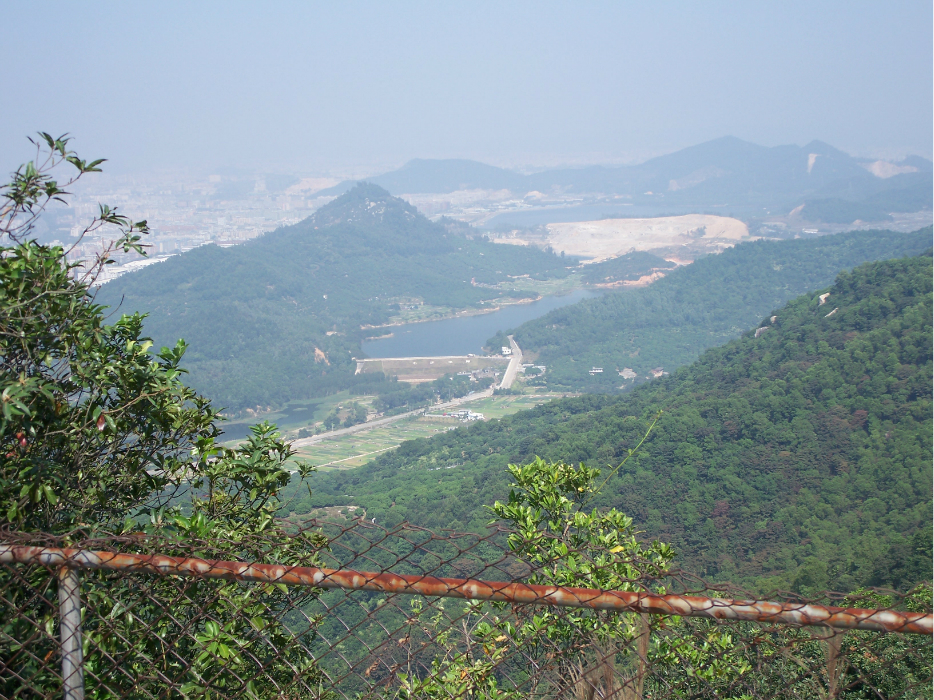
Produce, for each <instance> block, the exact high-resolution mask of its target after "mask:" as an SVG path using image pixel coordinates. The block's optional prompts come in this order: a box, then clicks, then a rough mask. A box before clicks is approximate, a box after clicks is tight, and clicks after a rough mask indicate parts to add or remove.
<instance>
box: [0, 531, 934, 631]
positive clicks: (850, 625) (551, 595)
mask: <svg viewBox="0 0 934 700" xmlns="http://www.w3.org/2000/svg"><path fill="white" fill-rule="evenodd" d="M14 562H15V563H17V564H41V565H42V566H46V567H61V568H62V569H63V573H62V577H63V579H62V580H63V581H65V580H68V581H69V583H68V584H63V585H64V586H65V587H66V588H67V587H73V586H74V584H73V583H70V582H71V581H73V580H74V578H73V577H72V576H71V575H70V574H68V573H65V572H68V571H69V570H71V571H73V570H76V569H88V570H95V569H101V570H108V571H125V572H135V573H150V574H162V575H166V574H169V575H173V576H197V577H202V578H208V579H224V580H228V581H250V582H263V583H276V584H284V585H287V586H310V587H314V588H342V589H346V590H353V591H371V592H378V593H397V594H408V595H421V596H433V597H440V598H460V599H466V600H484V601H487V600H489V601H500V602H506V603H518V604H522V605H549V606H556V607H566V608H593V609H594V610H611V611H614V612H635V613H647V614H649V615H678V616H681V617H705V618H712V619H715V620H747V621H755V622H767V623H772V624H785V625H797V626H804V627H807V626H813V627H818V626H820V627H829V628H834V629H859V630H874V631H877V632H901V633H903V634H926V635H931V634H932V633H934V615H932V614H931V613H920V612H916V613H912V612H898V611H894V610H872V609H865V608H840V607H832V606H827V605H813V604H806V603H800V604H796V603H773V602H769V601H761V600H742V601H741V600H724V599H722V598H705V597H701V596H689V595H654V594H651V593H647V592H633V591H599V590H594V589H590V588H570V587H567V586H539V585H534V584H527V583H509V582H505V581H478V580H475V579H466V578H438V577H434V576H411V575H404V574H393V573H379V572H372V571H352V570H340V569H324V568H318V567H309V566H281V565H277V564H257V563H246V562H238V561H208V560H205V559H195V558H190V557H189V558H181V557H170V556H164V555H140V554H120V553H115V552H94V551H89V550H84V549H58V548H50V547H21V546H20V547H18V546H10V545H2V546H0V564H8V563H14Z"/></svg>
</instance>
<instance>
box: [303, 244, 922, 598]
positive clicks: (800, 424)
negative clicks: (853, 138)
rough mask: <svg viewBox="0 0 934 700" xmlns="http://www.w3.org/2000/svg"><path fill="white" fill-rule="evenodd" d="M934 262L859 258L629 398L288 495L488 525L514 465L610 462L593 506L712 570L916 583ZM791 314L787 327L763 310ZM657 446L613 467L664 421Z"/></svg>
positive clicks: (603, 399) (559, 410)
mask: <svg viewBox="0 0 934 700" xmlns="http://www.w3.org/2000/svg"><path fill="white" fill-rule="evenodd" d="M931 275H932V266H931V257H930V253H928V254H927V255H925V256H919V257H914V258H906V259H899V260H890V261H885V262H877V263H871V264H866V265H863V266H861V267H859V268H857V269H856V270H854V271H852V272H844V273H841V274H840V275H839V276H838V278H837V281H836V282H835V284H834V285H833V286H832V287H830V288H829V289H828V290H826V291H828V292H829V294H830V296H829V297H828V298H827V299H826V303H824V304H823V305H822V304H821V302H820V299H819V294H820V292H822V291H823V290H819V291H815V292H811V293H809V294H806V295H804V296H801V297H799V298H797V299H795V300H794V301H792V302H791V303H790V304H788V305H787V306H785V307H784V308H781V309H775V310H774V314H772V313H769V314H768V316H767V317H766V318H765V319H762V320H760V323H758V324H753V325H758V326H762V325H765V326H767V327H768V329H769V330H767V331H765V332H763V333H760V334H759V337H755V333H754V332H752V331H748V332H746V333H745V334H744V335H743V336H742V337H741V338H739V339H736V340H733V341H732V342H730V343H728V344H727V345H725V346H723V347H720V348H716V349H713V350H709V351H708V352H706V353H705V354H704V355H703V356H702V357H701V358H700V359H699V360H698V361H697V362H695V363H694V364H692V365H691V366H689V367H684V368H682V369H680V370H678V371H676V372H675V373H673V374H672V376H670V377H668V378H666V379H662V380H659V381H655V382H652V383H649V384H646V385H643V386H641V387H638V388H636V389H635V390H634V391H632V392H631V393H629V394H627V395H624V396H622V397H611V396H605V395H586V396H582V397H579V398H576V399H568V400H563V401H555V402H552V403H549V404H546V405H543V406H540V407H538V408H536V409H533V410H531V411H526V412H522V413H519V414H516V415H514V416H510V417H508V418H504V419H502V420H499V421H491V422H487V423H481V424H476V425H473V426H470V427H469V428H463V429H459V430H456V431H452V432H450V433H446V434H444V435H440V436H436V437H433V438H432V439H430V440H415V441H411V442H407V443H404V444H403V445H402V446H401V447H400V448H399V449H398V450H396V451H394V452H393V453H390V454H387V455H384V456H381V457H380V458H379V459H377V460H376V461H375V462H372V463H370V464H368V465H366V466H364V467H361V468H358V469H355V470H352V471H348V472H340V473H327V474H320V475H317V476H316V477H315V478H314V480H313V489H314V495H313V496H312V497H308V496H305V497H301V496H298V495H297V500H296V502H295V504H294V505H293V506H292V508H293V509H294V510H296V511H297V512H306V511H308V510H309V509H311V508H313V507H320V506H325V505H335V504H344V503H354V504H357V505H360V506H363V507H365V508H366V512H367V516H368V517H376V518H377V522H380V523H382V524H384V525H392V524H393V523H396V522H399V521H402V520H409V521H411V522H414V523H417V524H419V525H424V526H429V527H438V528H445V527H450V528H482V527H484V525H485V524H486V523H487V522H488V521H489V520H490V513H489V511H487V510H486V509H485V508H484V506H485V505H487V504H491V503H493V502H494V501H495V500H496V499H503V498H504V497H505V496H506V494H507V490H508V487H507V478H508V477H507V474H506V465H507V464H509V463H523V462H526V461H529V460H531V459H532V458H534V457H535V456H536V455H538V456H541V457H543V458H545V459H549V460H564V461H568V462H578V461H580V462H585V463H586V464H587V465H588V466H592V467H594V466H595V467H600V468H605V469H604V474H605V475H607V476H609V480H608V482H607V484H606V485H605V487H604V489H603V494H602V495H601V496H600V497H599V499H598V500H596V501H595V502H594V505H595V506H600V507H608V506H615V507H618V508H620V509H621V510H623V511H624V512H626V513H627V514H629V515H631V516H633V517H634V518H635V519H636V521H637V524H638V525H639V526H640V528H642V529H643V530H644V531H645V537H647V538H656V537H657V538H659V539H660V540H662V541H666V542H671V543H672V544H673V545H674V546H675V548H676V550H677V552H678V559H679V561H680V563H681V564H682V566H683V567H684V568H686V569H688V570H689V571H693V572H695V573H698V574H701V575H703V576H705V577H707V578H709V579H715V580H716V579H720V580H724V579H730V580H733V581H734V582H737V583H745V584H747V585H751V586H757V587H760V588H767V587H775V586H780V587H793V588H795V589H798V590H801V591H805V592H807V591H808V590H819V589H826V588H836V589H838V590H851V589H854V588H856V587H857V586H860V585H866V584H872V585H893V586H898V587H902V588H905V587H908V586H910V585H911V584H912V583H914V582H917V581H919V580H922V579H925V578H928V577H929V576H930V571H931V520H930V513H931V507H932V502H931V483H932V441H931V433H932V420H931V418H932V403H931V389H932V385H931V373H932V326H931V317H932V283H931ZM771 315H775V316H777V318H776V320H775V322H774V323H771V322H770V319H769V316H771ZM660 411H661V412H662V413H661V417H660V418H659V420H658V423H657V425H656V426H655V429H654V431H653V432H652V434H651V436H650V438H649V440H648V442H647V443H646V446H645V447H644V449H643V450H642V451H640V453H639V454H638V455H637V456H636V457H635V458H634V459H632V460H630V461H629V462H628V463H627V464H626V465H625V467H623V468H622V469H621V470H620V471H619V472H618V473H616V474H613V473H612V470H611V469H607V467H608V465H617V464H619V463H620V462H621V461H622V460H623V458H624V456H625V455H626V452H627V449H629V448H631V447H633V446H635V445H636V444H637V443H638V441H639V439H640V437H641V436H642V435H643V433H644V432H645V430H646V428H647V427H648V425H649V424H650V423H651V421H652V419H653V417H654V416H656V415H657V414H658V413H659V412H660Z"/></svg>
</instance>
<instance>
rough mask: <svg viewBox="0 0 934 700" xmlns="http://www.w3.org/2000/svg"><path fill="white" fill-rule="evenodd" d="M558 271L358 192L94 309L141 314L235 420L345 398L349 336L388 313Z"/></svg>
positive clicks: (119, 283) (499, 293) (538, 257)
mask: <svg viewBox="0 0 934 700" xmlns="http://www.w3.org/2000/svg"><path fill="white" fill-rule="evenodd" d="M566 264H567V263H566V262H564V261H563V260H562V259H561V258H560V257H558V256H555V255H552V254H550V253H546V252H544V251H541V250H537V249H534V248H524V247H518V246H502V245H495V244H493V243H490V242H489V241H487V240H485V239H483V238H482V237H480V236H475V235H474V232H473V231H472V229H470V228H469V227H467V226H463V225H453V224H448V225H447V226H445V225H441V224H435V223H432V222H431V221H429V220H428V219H426V218H425V217H424V216H422V215H421V214H419V213H418V212H417V211H416V210H415V208H414V207H412V206H409V205H408V204H406V203H405V202H404V201H402V200H400V199H396V198H393V197H391V196H390V195H389V194H388V193H387V192H386V191H385V190H382V189H381V188H379V187H376V186H375V185H366V184H363V185H358V186H357V187H355V188H354V189H353V190H351V191H350V192H348V193H347V194H345V195H343V196H341V197H339V198H338V199H336V200H334V201H333V202H331V203H330V204H328V205H327V206H325V207H322V208H321V209H320V210H319V211H318V212H316V213H315V214H314V215H313V216H311V217H309V218H308V219H306V220H305V221H303V222H301V223H299V224H296V225H295V226H290V227H286V228H283V229H279V230H277V231H275V232H273V233H270V234H267V235H265V236H262V237H261V238H258V239H256V240H253V241H250V242H248V243H246V244H244V245H240V246H235V247H232V248H219V247H217V246H213V245H209V246H204V247H201V248H198V249H195V250H192V251H190V252H188V253H186V254H184V255H179V256H176V257H173V258H170V259H169V260H167V261H166V262H164V263H162V264H160V265H153V266H150V267H148V268H146V269H145V270H142V271H140V272H138V273H135V274H133V275H126V276H124V277H121V278H120V279H118V280H116V281H114V282H111V283H110V284H108V285H106V286H104V287H103V288H102V289H101V291H100V293H99V295H98V300H99V301H100V302H102V303H104V304H108V305H110V306H114V307H117V306H119V307H120V311H121V312H131V311H140V312H145V313H148V314H149V317H148V318H147V320H146V332H147V333H148V334H150V335H151V336H152V337H153V338H154V340H155V341H156V346H157V347H158V346H159V345H169V344H174V343H175V341H176V340H177V339H178V338H184V339H185V341H186V342H188V343H189V345H190V350H189V352H188V355H187V356H186V364H187V365H188V367H189V369H190V372H191V384H192V385H193V386H194V387H196V388H197V389H199V390H200V391H202V392H203V393H205V394H206V395H208V396H210V397H212V398H214V399H215V400H217V401H218V403H220V404H221V405H225V406H227V407H228V408H230V409H232V410H238V409H242V408H246V407H253V406H257V405H261V406H266V405H276V404H281V403H283V402H286V401H288V400H290V399H298V398H305V397H311V396H316V395H323V394H326V393H330V392H333V391H339V390H341V389H344V388H347V387H349V386H352V385H353V383H354V382H355V381H356V380H355V379H354V368H355V365H354V363H353V362H352V359H351V358H352V356H353V355H354V354H359V341H360V339H361V338H362V337H363V335H364V334H365V332H366V331H364V330H362V329H361V326H364V325H368V324H369V325H378V324H381V323H385V322H386V321H387V320H388V319H389V318H390V316H391V315H392V313H393V311H394V310H395V309H397V308H398V303H399V302H400V300H403V299H404V300H412V299H418V300H420V301H422V302H424V303H426V304H431V305H436V306H447V307H453V308H468V307H477V308H479V307H482V305H483V304H484V303H489V302H490V301H492V300H493V299H497V298H507V297H517V298H523V297H528V296H534V294H533V293H531V292H521V291H514V290H512V289H509V288H506V289H494V288H491V287H490V286H483V285H496V284H498V283H501V282H506V281H508V276H509V275H514V276H515V275H520V274H530V275H532V276H533V277H536V278H539V279H545V278H551V277H555V276H558V277H561V276H566V275H567V274H568V270H567V269H566V267H565V266H566ZM370 332H372V331H370ZM329 333H330V335H329ZM316 348H318V349H319V350H321V351H322V352H324V353H325V355H326V358H327V359H326V360H325V359H324V358H323V357H322V356H321V355H320V353H318V354H317V356H316V352H315V349H316Z"/></svg>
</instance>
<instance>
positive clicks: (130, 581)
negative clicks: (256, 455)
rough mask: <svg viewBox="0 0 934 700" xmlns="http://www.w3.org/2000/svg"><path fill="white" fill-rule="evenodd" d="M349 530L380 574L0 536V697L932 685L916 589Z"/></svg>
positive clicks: (702, 693) (933, 619) (928, 629)
mask: <svg viewBox="0 0 934 700" xmlns="http://www.w3.org/2000/svg"><path fill="white" fill-rule="evenodd" d="M361 527H362V526H359V525H353V526H351V527H349V528H347V527H345V528H344V529H343V530H342V531H341V532H340V536H338V537H336V538H332V539H331V540H330V542H329V545H328V551H329V552H330V556H331V557H332V560H337V561H335V563H338V564H343V563H351V564H356V565H357V566H359V565H360V564H363V563H369V564H371V565H373V564H378V565H379V566H377V567H374V568H378V569H379V570H378V571H367V570H365V569H364V568H363V567H362V566H360V568H359V569H358V568H350V567H348V566H344V565H341V566H335V567H328V566H323V565H319V566H302V565H299V564H298V563H295V562H289V563H287V564H278V563H264V562H261V561H233V560H225V559H221V558H216V559H215V558H206V557H204V556H203V555H202V556H177V555H176V554H174V553H173V554H172V555H167V554H161V553H158V552H151V551H148V552H139V551H138V552H121V551H107V550H106V549H92V548H89V547H85V546H78V547H65V546H45V545H35V544H24V543H19V542H11V543H8V544H4V545H0V574H2V575H3V576H5V578H4V579H3V580H2V581H0V583H2V584H3V587H4V591H5V592H4V593H3V594H2V599H0V606H5V609H4V610H3V613H4V614H3V618H4V622H3V629H2V630H0V697H65V698H67V699H68V700H80V699H83V698H84V697H85V696H86V694H87V695H89V696H93V697H115V696H116V697H121V696H125V697H209V696H210V697H241V696H242V697H276V698H287V697H288V698H291V697H296V698H297V697H319V698H340V697H346V698H351V697H384V698H388V697H392V698H405V699H409V698H416V697H424V698H452V700H453V698H461V697H463V698H491V699H492V698H496V699H497V700H506V699H509V700H511V699H513V698H519V697H543V698H544V697H568V698H575V699H577V698H580V699H582V700H596V698H611V697H612V698H617V699H618V700H633V699H636V698H648V697H652V698H663V697H711V698H714V697H723V698H727V697H734V698H744V699H745V698H755V697H840V698H850V697H852V698H863V697H866V698H870V697H873V698H879V697H905V698H916V697H926V696H928V695H929V690H930V688H931V669H930V666H931V636H932V631H934V616H932V614H931V612H930V605H929V597H930V596H929V591H930V588H929V587H928V588H926V589H922V591H921V593H920V600H922V603H921V605H920V607H922V608H924V607H925V606H924V603H923V601H924V600H927V601H928V604H927V607H926V608H925V609H917V608H918V607H919V605H918V604H915V605H914V607H915V609H906V608H911V607H912V604H911V602H910V601H911V600H914V599H913V598H910V597H906V598H904V599H902V600H901V601H896V600H895V599H893V598H891V597H890V598H885V597H884V596H881V594H874V593H873V594H867V595H866V596H864V597H863V600H866V601H869V602H873V601H876V603H877V607H867V606H864V607H860V606H856V605H842V606H841V605H828V604H821V603H817V602H813V601H806V600H785V601H774V602H772V601H765V600H755V599H749V598H744V597H742V598H736V597H727V596H718V595H699V594H697V592H696V591H695V590H692V586H693V588H697V586H696V584H695V583H694V582H693V581H691V583H690V585H689V584H688V583H685V584H684V585H683V589H684V590H683V591H681V592H670V591H671V590H672V588H673V587H675V585H676V582H675V581H674V580H668V581H666V582H665V583H664V585H662V583H661V582H660V580H653V581H651V582H642V583H640V584H639V585H635V583H633V584H632V585H628V584H627V586H626V587H627V588H629V590H598V589H594V588H579V587H569V586H560V585H541V584H537V583H527V582H524V581H523V580H517V579H523V578H528V577H529V574H534V573H535V569H534V567H533V568H530V567H529V566H528V565H524V566H523V565H521V562H517V561H515V559H514V558H512V557H510V556H509V555H508V553H506V552H501V551H498V550H497V548H496V546H494V543H495V541H496V540H495V538H491V537H487V538H484V537H480V536H475V535H452V534H450V533H449V534H448V535H447V536H444V537H436V536H434V535H425V533H424V531H415V530H412V531H408V530H396V531H392V532H390V531H385V530H380V529H378V528H374V527H372V526H369V525H368V527H367V528H364V529H361ZM348 534H350V535H353V537H355V538H356V539H354V540H353V541H352V542H348V541H347V536H348ZM341 536H343V537H344V540H343V541H342V540H341ZM140 542H141V541H139V540H138V541H130V542H126V541H125V543H127V544H131V545H132V546H131V547H127V548H136V549H141V548H142V549H145V547H140ZM156 544H158V543H156ZM342 547H343V549H344V550H345V552H344V555H343V556H341V555H340V554H339V552H340V551H341V549H342ZM115 549H117V547H115ZM193 549H194V550H195V551H197V548H193ZM252 551H253V553H254V554H256V552H257V550H256V549H255V548H254V549H253V550H252ZM242 552H243V550H242V549H241V551H240V552H237V553H238V554H242ZM336 552H337V553H336ZM191 553H192V554H193V553H194V551H193V552H191ZM211 553H214V552H211ZM348 553H349V554H348ZM237 558H238V559H239V558H242V557H241V556H238V557H237ZM257 558H268V557H257ZM286 558H287V557H286ZM341 559H343V560H344V562H341V561H339V560H341ZM386 562H388V564H389V565H388V566H387V565H386ZM316 563H322V562H316ZM400 564H401V565H403V566H401V568H403V569H405V568H408V570H409V573H405V572H398V573H397V572H395V571H389V570H387V569H389V568H397V569H398V568H400ZM465 569H467V570H476V571H479V572H481V573H484V574H485V575H483V576H482V577H480V576H475V577H456V576H447V575H440V574H445V573H450V572H452V571H458V570H465ZM495 573H499V574H500V575H501V576H502V574H507V576H506V577H508V578H510V579H511V580H499V581H498V580H492V579H493V578H494V577H493V574H495ZM53 588H54V589H55V592H56V595H55V597H53V596H52V590H53ZM713 590H714V591H716V590H717V589H716V588H715V587H714V588H713ZM925 591H926V592H925ZM873 596H874V597H873ZM925 596H927V598H925ZM916 597H917V596H916ZM406 599H407V600H408V602H406ZM443 599H455V600H454V601H451V602H450V603H448V604H447V605H448V607H445V605H446V604H445V603H444V602H443ZM857 600H858V598H857ZM844 602H852V601H850V600H846V601H844ZM898 603H901V605H899V604H898ZM886 604H887V605H886ZM452 605H453V606H457V607H454V608H452V607H451V606H452ZM896 607H901V608H902V609H895V608H896ZM809 628H811V629H813V631H812V632H808V631H807V630H808V629H809ZM56 629H57V634H55V630H56ZM53 666H55V667H56V668H54V669H53Z"/></svg>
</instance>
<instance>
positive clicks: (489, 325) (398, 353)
mask: <svg viewBox="0 0 934 700" xmlns="http://www.w3.org/2000/svg"><path fill="white" fill-rule="evenodd" d="M598 295H599V292H593V291H590V290H586V289H576V290H574V291H573V292H571V293H569V294H563V295H561V296H550V297H545V298H544V299H539V300H538V301H535V302H532V303H531V304H512V305H510V306H506V307H504V308H502V309H500V310H499V311H494V312H492V313H488V314H480V315H478V316H460V317H458V318H446V319H444V320H443V321H426V322H424V323H409V324H406V325H404V326H393V327H390V328H387V329H385V331H383V332H386V333H388V332H392V334H393V335H392V337H391V338H380V339H379V340H367V341H364V342H363V352H364V353H365V354H366V356H367V357H380V358H383V357H435V356H438V355H469V354H471V353H474V354H477V353H479V352H481V350H482V348H483V344H484V343H485V342H486V341H487V340H489V339H490V338H491V337H492V336H494V335H496V332H497V331H501V330H502V331H505V330H509V329H513V328H517V327H518V326H521V325H522V324H523V323H525V322H526V321H531V320H532V319H533V318H538V317H539V316H544V315H545V314H547V313H548V312H549V311H551V310H552V309H558V308H560V307H562V306H567V305H568V304H575V303H577V302H579V301H581V300H582V299H590V298H591V297H595V296H598ZM378 332H379V331H377V330H374V333H378Z"/></svg>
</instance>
